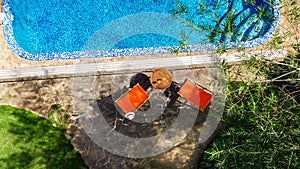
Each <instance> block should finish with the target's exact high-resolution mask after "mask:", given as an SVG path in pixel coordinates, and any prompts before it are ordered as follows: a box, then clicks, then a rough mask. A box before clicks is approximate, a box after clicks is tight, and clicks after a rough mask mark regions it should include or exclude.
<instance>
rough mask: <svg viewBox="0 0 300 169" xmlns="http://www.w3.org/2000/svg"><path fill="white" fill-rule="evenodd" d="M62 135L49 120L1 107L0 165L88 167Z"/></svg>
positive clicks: (10, 167)
mask: <svg viewBox="0 0 300 169" xmlns="http://www.w3.org/2000/svg"><path fill="white" fill-rule="evenodd" d="M64 134H65V129H64V128H60V127H53V122H52V121H51V120H49V119H45V118H42V117H39V116H37V115H36V114H33V113H31V112H29V111H26V110H23V109H17V108H13V107H11V106H0V145H1V146H0V168H5V169H18V168H22V169H23V168H32V169H42V168H47V169H51V168H53V169H54V168H55V169H57V168H64V169H77V168H80V169H81V168H87V167H86V165H85V164H84V162H83V160H82V159H81V158H80V154H79V153H78V152H77V151H75V150H74V148H73V147H72V145H71V143H70V141H69V140H67V139H66V137H65V135H64Z"/></svg>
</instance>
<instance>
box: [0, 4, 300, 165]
mask: <svg viewBox="0 0 300 169" xmlns="http://www.w3.org/2000/svg"><path fill="white" fill-rule="evenodd" d="M0 1H1V0H0ZM298 2H300V0H298ZM283 10H286V9H283ZM296 25H297V26H296V27H295V26H294V27H293V29H294V30H295V31H296V32H297V33H298V35H297V36H298V37H300V36H299V35H300V34H299V32H300V31H299V30H300V23H298V24H296ZM290 28H291V25H290V24H289V23H288V21H287V20H286V19H285V18H284V17H282V20H281V23H280V32H281V33H284V32H286V31H287V30H289V29H290ZM293 40H294V39H290V40H288V41H287V42H288V43H287V44H286V46H287V47H288V48H287V49H288V50H289V51H290V52H293V50H292V49H291V48H290V44H291V43H292V42H293ZM264 47H265V45H262V46H260V47H258V48H257V49H261V48H264ZM192 55H193V54H192ZM148 57H149V58H151V57H173V56H148ZM136 58H142V57H131V58H129V59H136ZM143 58H145V57H143ZM123 59H124V58H106V59H87V60H85V61H84V62H88V63H94V62H113V61H118V60H123ZM127 59H128V58H127ZM76 63H78V60H77V61H76V60H70V61H38V62H37V61H29V60H25V59H22V58H21V57H19V56H17V55H15V54H14V53H13V52H12V51H11V50H10V48H9V47H8V46H7V45H6V43H5V40H4V36H3V30H2V27H0V69H12V68H28V67H37V66H38V67H40V66H54V65H70V64H76ZM181 73H182V72H181ZM194 73H195V74H196V76H195V77H196V81H197V82H201V83H204V85H207V86H209V84H208V83H206V82H207V81H209V79H206V80H203V79H202V77H207V76H206V75H207V74H205V71H204V70H203V69H195V70H194ZM179 74H180V73H179ZM95 78H96V79H95V81H93V83H95V86H97V87H95V89H94V90H95V91H93V93H97V95H96V96H95V97H92V98H91V99H90V101H92V100H98V101H101V100H102V101H104V102H105V98H107V97H109V96H110V95H111V93H110V92H111V83H110V82H109V80H108V79H111V78H112V77H111V76H106V75H102V76H99V77H95ZM73 85H74V79H72V78H57V79H45V80H32V81H18V82H17V81H16V82H8V83H0V88H1V91H0V104H8V105H12V106H14V107H18V108H24V109H27V110H30V111H33V112H34V113H37V114H39V115H41V116H44V117H47V116H48V113H49V111H50V110H51V106H52V105H55V104H59V105H61V106H62V108H63V109H66V110H68V111H69V112H70V113H71V115H72V117H71V119H70V122H71V125H70V128H69V132H70V133H71V134H73V135H74V137H73V139H72V144H73V145H74V147H76V149H77V150H79V151H80V153H81V155H82V157H83V159H84V160H85V162H86V163H87V164H88V165H89V166H90V167H91V168H109V169H110V168H116V169H119V168H158V167H161V168H196V166H197V164H198V160H199V156H201V154H202V153H203V149H204V148H205V146H206V145H202V146H199V144H198V141H197V138H198V137H199V135H198V134H199V133H200V131H201V129H202V125H203V121H204V120H205V118H206V117H205V115H203V116H199V118H198V123H197V125H196V127H195V128H193V129H192V132H191V133H190V134H189V136H188V137H187V139H186V140H185V141H184V142H183V143H181V144H180V145H178V146H177V147H175V148H173V149H172V150H170V151H168V152H166V153H163V154H161V155H158V156H155V157H150V158H144V159H134V158H125V157H120V156H117V155H113V154H111V153H109V152H107V151H105V150H104V149H102V148H101V147H99V146H98V145H97V144H95V143H94V142H93V140H91V139H90V137H89V136H88V135H87V134H86V133H85V132H84V130H83V129H82V128H80V126H78V121H77V118H78V114H77V113H78V112H76V111H74V104H73V103H74V93H72V90H73V89H74V88H73V87H74V86H73ZM86 90H87V89H86ZM87 92H88V91H87ZM105 104H107V105H110V104H109V101H108V102H105ZM136 129H138V126H136V125H131V128H130V129H129V128H124V130H128V131H130V132H132V133H134V132H136ZM210 139H211V138H210ZM208 141H209V140H208Z"/></svg>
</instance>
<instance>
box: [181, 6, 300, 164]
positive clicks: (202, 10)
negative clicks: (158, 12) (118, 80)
mask: <svg viewBox="0 0 300 169" xmlns="http://www.w3.org/2000/svg"><path fill="white" fill-rule="evenodd" d="M225 2H226V3H225V4H222V2H220V1H217V3H216V5H214V6H213V5H206V3H203V1H201V2H200V3H199V6H198V8H197V11H198V14H199V15H200V16H205V15H207V16H209V17H210V18H214V25H208V24H206V23H200V24H199V22H198V23H197V21H195V20H193V18H188V17H186V13H188V12H185V14H184V15H180V12H177V13H176V16H177V17H178V16H181V17H183V18H185V19H186V21H185V22H186V23H187V25H188V26H190V27H191V28H193V29H195V30H198V31H203V30H204V31H208V32H210V33H209V34H208V39H209V40H210V42H213V43H215V44H218V45H219V48H218V49H217V50H216V54H219V53H224V52H226V48H224V47H223V45H222V44H223V43H226V42H228V41H229V42H235V41H241V40H242V41H249V40H252V39H253V38H256V37H259V36H260V35H263V34H264V33H265V30H264V29H263V28H262V27H259V26H258V24H257V23H259V20H263V21H264V23H265V24H266V25H269V24H270V23H271V22H273V21H274V15H273V12H271V10H273V8H277V7H275V6H272V5H270V6H266V5H263V4H262V3H265V1H260V0H244V1H243V2H244V4H243V5H244V9H245V10H247V9H251V10H255V11H256V14H255V15H252V16H251V15H250V16H248V15H244V14H243V11H235V10H234V9H233V8H232V6H234V5H235V4H236V3H237V0H228V1H225ZM227 2H228V3H227ZM271 2H272V1H271ZM270 4H272V3H270ZM224 5H225V6H226V8H224ZM284 7H287V10H285V11H283V12H282V13H281V14H282V16H284V17H285V19H286V20H287V21H288V23H289V24H290V25H289V27H286V26H287V25H283V26H282V28H281V29H282V30H285V31H277V32H276V33H275V35H274V37H273V38H272V39H271V40H270V41H269V42H268V43H267V44H265V45H264V46H263V47H264V48H266V49H271V50H273V49H275V50H276V49H282V48H284V47H291V48H292V49H293V53H289V54H288V56H287V57H286V58H285V59H284V61H281V62H279V61H275V60H268V59H266V58H264V57H263V56H262V55H260V54H257V55H256V56H253V57H251V58H250V59H249V58H247V60H244V61H242V63H241V64H240V65H228V64H226V63H223V69H224V70H223V72H224V75H226V79H227V81H226V84H227V100H226V107H225V116H224V117H223V119H222V121H223V123H224V124H225V125H226V129H225V130H223V131H221V132H220V134H219V135H218V136H217V137H216V138H215V140H214V141H213V142H212V143H211V145H210V146H209V147H208V149H207V150H206V151H205V153H204V156H203V159H202V160H201V161H202V162H201V164H200V168H239V169H240V168H247V169H248V168H300V87H299V86H300V67H299V63H300V41H299V27H298V24H299V23H300V7H299V6H297V3H296V1H295V0H291V1H283V0H282V1H281V6H280V8H281V9H283V8H284ZM220 8H221V9H222V8H223V9H227V10H226V11H225V12H224V14H223V15H222V14H221V15H220V14H218V12H216V10H218V9H219V10H220ZM187 9H189V8H187ZM177 11H180V10H177ZM203 14H204V15H203ZM256 24H257V25H256ZM246 25H250V27H245V26H246ZM241 28H244V29H245V28H248V29H253V30H255V32H257V34H255V35H254V36H250V35H249V34H247V33H245V32H243V31H241V30H242V29H241ZM236 50H238V51H242V50H243V49H242V48H239V49H236ZM243 52H244V53H247V51H243ZM241 74H243V76H244V77H245V76H246V79H244V80H240V79H239V78H238V77H239V76H240V75H241ZM259 77H263V79H260V78H259ZM237 79H239V81H237Z"/></svg>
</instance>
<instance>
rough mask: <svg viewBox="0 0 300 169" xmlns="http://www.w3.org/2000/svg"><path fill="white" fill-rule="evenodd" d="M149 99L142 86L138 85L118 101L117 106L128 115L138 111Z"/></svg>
mask: <svg viewBox="0 0 300 169" xmlns="http://www.w3.org/2000/svg"><path fill="white" fill-rule="evenodd" d="M148 99H149V94H148V93H147V92H146V91H145V90H144V89H143V88H142V86H141V85H139V84H137V85H135V86H134V87H133V88H132V89H131V90H129V91H128V92H127V93H125V94H124V95H122V96H121V97H120V98H119V99H118V100H116V104H117V105H118V106H119V107H120V108H121V109H122V111H123V112H124V113H125V114H127V113H129V112H133V111H134V110H136V109H138V108H139V107H140V106H141V105H142V104H143V103H144V102H146V101H147V100H148Z"/></svg>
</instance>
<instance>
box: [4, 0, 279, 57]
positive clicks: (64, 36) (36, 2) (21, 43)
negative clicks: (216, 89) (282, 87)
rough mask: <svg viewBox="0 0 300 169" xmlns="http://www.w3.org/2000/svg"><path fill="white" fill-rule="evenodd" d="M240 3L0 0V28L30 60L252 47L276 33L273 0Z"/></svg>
mask: <svg viewBox="0 0 300 169" xmlns="http://www.w3.org/2000/svg"><path fill="white" fill-rule="evenodd" d="M245 1H249V2H250V1H251V0H180V1H174V0H164V1H162V0H139V1H134V0H84V1H83V0H69V1H66V0H51V1H48V0H32V1H30V2H27V1H24V0H3V10H4V11H5V12H6V13H7V14H10V15H7V16H6V20H5V22H4V31H5V36H6V41H7V42H8V44H9V45H10V46H11V47H12V48H13V49H14V50H15V52H16V53H18V54H19V55H21V56H22V57H24V58H27V59H31V60H47V59H72V58H78V57H84V56H82V54H80V51H83V50H92V51H95V54H94V56H89V57H102V56H124V55H125V56H127V55H128V56H129V55H143V54H146V55H147V54H157V53H167V52H170V50H169V49H170V47H176V46H179V45H180V42H182V41H183V40H186V44H187V45H188V51H201V50H208V49H214V48H216V46H218V45H220V44H227V47H228V48H230V47H234V46H238V45H239V44H242V46H243V47H253V46H256V45H259V44H261V43H263V42H265V41H266V40H268V39H269V38H270V37H271V35H272V33H273V32H274V31H275V29H276V26H277V24H278V23H277V22H278V21H279V14H278V10H277V9H276V8H272V5H277V4H278V2H277V1H272V2H271V3H272V4H269V3H268V2H266V1H264V0H256V3H255V4H251V3H246V2H245ZM252 1H253V0H252ZM177 2H180V4H185V6H180V5H178V3H177ZM185 8H186V9H187V11H188V13H184V11H185ZM179 10H181V11H183V13H181V14H179V12H178V11H179ZM263 12H264V15H262V13H263ZM184 19H187V20H189V21H190V22H193V23H195V24H196V25H197V27H196V29H192V28H191V27H189V26H187V25H186V24H183V21H184ZM220 32H222V33H220ZM183 37H187V38H186V39H185V38H183ZM225 46H226V45H225Z"/></svg>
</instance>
